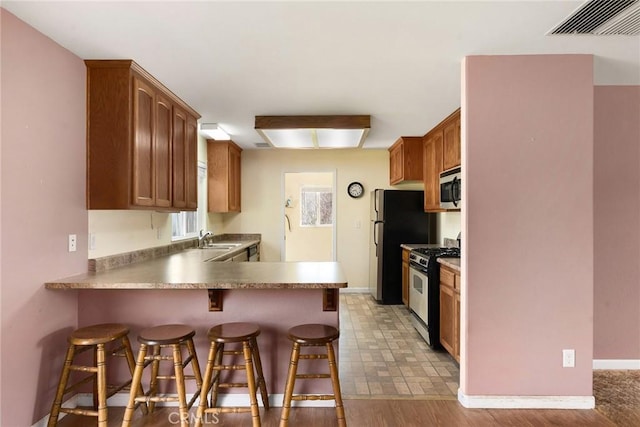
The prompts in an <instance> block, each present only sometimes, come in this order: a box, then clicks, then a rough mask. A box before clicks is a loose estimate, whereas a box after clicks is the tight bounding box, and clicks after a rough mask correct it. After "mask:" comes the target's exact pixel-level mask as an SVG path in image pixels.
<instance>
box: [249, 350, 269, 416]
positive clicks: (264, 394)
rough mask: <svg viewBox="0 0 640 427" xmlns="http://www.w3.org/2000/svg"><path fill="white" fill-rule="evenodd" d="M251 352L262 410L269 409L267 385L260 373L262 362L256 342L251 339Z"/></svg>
mask: <svg viewBox="0 0 640 427" xmlns="http://www.w3.org/2000/svg"><path fill="white" fill-rule="evenodd" d="M250 344H251V350H252V353H253V357H254V359H255V361H254V364H255V365H256V372H257V378H256V383H257V385H258V387H259V388H260V396H261V397H262V404H263V405H264V409H269V395H268V393H267V383H266V382H265V380H264V374H263V373H262V361H261V360H260V349H259V348H258V342H257V341H256V339H255V338H253V339H251V342H250Z"/></svg>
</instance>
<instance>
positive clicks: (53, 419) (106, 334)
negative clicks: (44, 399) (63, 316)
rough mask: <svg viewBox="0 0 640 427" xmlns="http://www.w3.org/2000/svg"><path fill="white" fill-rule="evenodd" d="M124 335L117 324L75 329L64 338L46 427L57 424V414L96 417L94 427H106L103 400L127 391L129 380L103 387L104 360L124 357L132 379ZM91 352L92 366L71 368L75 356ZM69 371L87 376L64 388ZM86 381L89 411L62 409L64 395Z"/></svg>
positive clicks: (130, 356) (130, 354) (126, 330)
mask: <svg viewBox="0 0 640 427" xmlns="http://www.w3.org/2000/svg"><path fill="white" fill-rule="evenodd" d="M128 334H129V328H128V327H126V326H125V325H122V324H120V323H107V324H100V325H92V326H86V327H83V328H79V329H76V330H75V331H73V332H72V333H71V335H69V337H68V338H67V341H68V342H69V347H68V349H67V356H66V358H65V360H64V366H63V368H62V373H61V375H60V381H59V382H58V389H57V392H56V397H55V399H54V401H53V405H52V407H51V414H50V415H49V422H48V424H47V425H48V426H49V427H53V426H56V425H57V424H58V416H59V414H60V412H63V413H66V414H75V415H86V416H92V417H97V418H98V426H100V427H106V426H107V399H108V398H109V397H111V396H113V395H114V394H116V393H117V392H118V391H120V390H122V389H124V388H126V387H129V386H130V385H131V381H132V380H131V379H129V380H128V381H126V382H124V383H122V384H119V385H109V384H107V364H106V357H107V356H119V357H124V358H125V359H126V360H127V365H128V366H129V372H130V374H131V375H132V376H133V371H134V367H135V361H134V359H133V352H132V351H131V343H130V342H129V338H128V337H127V335H128ZM112 343H113V344H112ZM107 344H108V345H109V347H113V348H109V349H107V348H106V347H105V346H106V345H107ZM91 349H93V362H94V364H93V365H92V366H84V365H74V364H73V359H74V358H75V356H76V355H78V354H80V353H82V352H84V351H87V350H91ZM71 371H76V372H88V373H89V375H88V376H85V377H84V378H82V379H80V380H79V381H77V382H75V383H73V384H71V385H68V382H69V376H70V374H71ZM90 381H93V403H94V408H93V410H89V409H80V408H63V407H62V400H63V398H64V395H65V394H67V393H69V392H71V391H73V390H76V389H78V388H79V387H80V386H81V385H83V384H86V383H88V382H90ZM143 412H145V413H146V412H147V407H146V405H145V406H144V407H143Z"/></svg>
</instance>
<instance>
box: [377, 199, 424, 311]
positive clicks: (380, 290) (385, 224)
mask: <svg viewBox="0 0 640 427" xmlns="http://www.w3.org/2000/svg"><path fill="white" fill-rule="evenodd" d="M436 219H437V217H436V214H433V213H426V212H424V192H423V191H414V190H382V189H376V190H373V191H372V192H371V225H370V227H371V233H370V248H369V251H370V252H369V292H370V293H371V295H372V296H373V298H375V300H376V301H378V302H379V303H381V304H402V248H401V247H400V245H401V244H402V243H436V238H437V236H436V226H437V224H436Z"/></svg>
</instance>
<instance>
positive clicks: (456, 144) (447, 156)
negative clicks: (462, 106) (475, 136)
mask: <svg viewBox="0 0 640 427" xmlns="http://www.w3.org/2000/svg"><path fill="white" fill-rule="evenodd" d="M443 134H444V142H443V146H444V148H443V160H442V161H443V168H444V169H443V170H447V169H451V168H453V167H456V166H460V116H459V115H458V117H457V118H455V119H452V120H451V121H450V122H449V123H448V124H447V125H445V127H444V131H443Z"/></svg>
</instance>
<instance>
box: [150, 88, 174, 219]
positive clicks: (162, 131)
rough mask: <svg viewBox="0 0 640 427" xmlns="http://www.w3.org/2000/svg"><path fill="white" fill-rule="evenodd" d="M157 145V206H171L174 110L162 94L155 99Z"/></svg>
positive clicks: (155, 147) (155, 159)
mask: <svg viewBox="0 0 640 427" xmlns="http://www.w3.org/2000/svg"><path fill="white" fill-rule="evenodd" d="M155 107H156V108H155V114H156V128H155V143H154V146H153V151H154V156H153V161H154V170H155V176H154V181H155V196H156V203H155V206H160V207H169V206H171V187H172V180H173V179H172V178H173V177H172V174H171V170H172V163H171V140H172V137H173V135H172V129H173V123H172V122H173V110H172V108H171V101H170V100H169V99H168V98H165V97H164V96H163V95H161V94H156V97H155Z"/></svg>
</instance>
